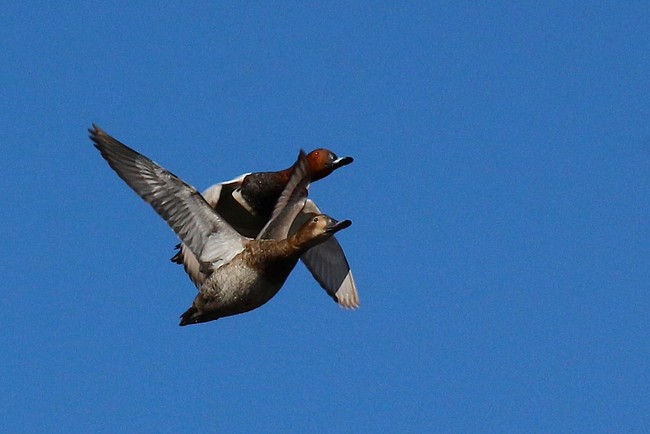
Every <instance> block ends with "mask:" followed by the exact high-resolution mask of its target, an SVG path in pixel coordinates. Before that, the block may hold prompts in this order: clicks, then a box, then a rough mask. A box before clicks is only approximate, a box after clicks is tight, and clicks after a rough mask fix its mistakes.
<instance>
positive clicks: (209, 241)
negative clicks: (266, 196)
mask: <svg viewBox="0 0 650 434" xmlns="http://www.w3.org/2000/svg"><path fill="white" fill-rule="evenodd" d="M88 131H89V133H90V138H91V140H92V141H93V143H94V145H95V147H96V148H97V149H98V150H99V152H100V153H101V155H102V157H103V158H104V159H105V160H106V161H107V162H108V164H109V166H110V167H111V168H112V169H113V170H114V171H115V172H116V173H117V175H118V176H119V177H120V178H122V180H123V181H124V182H125V183H126V184H127V185H128V186H129V187H131V188H132V189H133V190H134V191H135V192H136V193H137V194H138V195H139V196H140V197H141V198H142V199H143V200H144V201H145V202H147V203H149V204H150V205H151V206H152V207H153V209H154V210H155V211H156V212H157V213H158V215H160V216H161V217H162V218H163V219H164V220H165V221H166V222H167V224H168V225H169V226H170V228H171V229H172V230H173V231H174V232H175V233H176V235H178V237H179V238H180V239H181V241H182V242H183V243H184V245H185V246H186V247H187V248H188V249H189V250H190V251H191V252H192V254H194V256H195V257H196V258H197V260H198V261H199V263H200V267H201V272H202V273H204V275H205V276H206V278H205V280H204V282H203V284H202V285H201V287H200V288H199V292H198V294H197V295H196V297H195V298H194V301H193V302H192V305H191V306H190V308H189V309H187V310H186V311H185V312H184V313H183V314H182V315H181V320H180V323H179V325H181V326H185V325H189V324H198V323H204V322H208V321H214V320H216V319H219V318H223V317H227V316H232V315H237V314H241V313H245V312H249V311H251V310H253V309H256V308H258V307H260V306H262V305H263V304H265V303H266V302H268V301H269V300H270V299H271V298H272V297H273V296H274V295H275V294H277V292H278V291H279V290H280V288H281V287H282V286H283V285H284V282H285V281H286V279H287V277H288V276H289V274H290V273H291V271H292V270H293V268H294V267H295V265H296V264H297V262H298V260H299V258H300V257H301V255H303V254H304V253H305V252H307V251H309V249H312V248H314V247H315V246H318V245H320V244H322V243H324V242H326V241H327V240H329V239H331V237H332V236H333V235H334V234H335V233H337V232H338V231H340V230H342V229H345V228H347V227H349V226H350V225H351V224H352V222H351V221H350V220H342V221H338V220H336V219H334V218H332V217H330V216H328V215H326V214H317V215H314V216H310V217H309V219H307V220H306V221H305V222H304V223H302V224H300V226H299V227H298V229H297V230H296V231H295V233H293V234H290V230H291V227H292V225H293V224H294V222H295V221H296V217H297V216H298V214H299V213H300V212H301V211H302V209H303V208H304V206H305V204H306V201H307V189H308V187H309V184H310V182H311V173H310V170H309V162H308V160H307V156H306V154H305V153H304V151H302V150H301V151H300V153H299V155H298V159H297V160H296V163H295V164H294V165H293V166H292V171H291V176H290V177H289V180H288V181H287V184H286V186H285V187H284V189H283V190H282V192H281V194H280V197H279V198H278V200H277V202H276V204H275V206H274V208H273V211H272V214H271V217H270V219H269V220H268V221H267V223H266V224H265V225H264V227H263V228H262V230H261V231H260V233H259V234H258V235H257V236H256V237H255V238H250V237H246V236H244V235H241V234H240V233H239V232H237V231H236V230H235V229H234V228H233V227H232V226H231V225H230V224H228V223H227V222H226V221H225V220H224V219H223V217H221V216H220V215H219V214H218V213H217V212H216V211H215V210H214V209H213V207H211V206H210V204H208V202H207V201H206V200H205V198H204V197H203V196H202V195H201V194H200V193H199V192H198V190H197V189H196V188H194V187H192V186H191V185H189V184H188V183H186V182H185V181H183V180H182V179H181V178H179V177H177V176H176V175H174V174H173V173H171V172H169V171H168V170H166V169H164V168H163V167H161V166H159V165H158V164H156V163H154V162H153V161H152V160H151V159H149V158H148V157H146V156H144V155H142V154H140V153H138V152H137V151H135V150H133V149H131V148H130V147H128V146H126V145H125V144H123V143H121V142H119V141H118V140H116V139H114V138H113V137H111V136H110V135H108V134H107V133H106V132H104V131H103V130H102V129H100V128H99V127H98V126H96V125H95V124H93V125H92V128H90V129H89V130H88Z"/></svg>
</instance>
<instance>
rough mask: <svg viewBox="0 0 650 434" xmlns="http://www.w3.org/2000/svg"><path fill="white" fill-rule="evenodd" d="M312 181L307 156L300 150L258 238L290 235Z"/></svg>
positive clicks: (281, 237)
mask: <svg viewBox="0 0 650 434" xmlns="http://www.w3.org/2000/svg"><path fill="white" fill-rule="evenodd" d="M310 182H311V174H310V172H309V164H308V162H307V157H306V156H305V152H304V151H303V150H300V154H299V155H298V160H297V161H296V163H295V164H294V168H293V173H292V174H291V178H289V182H288V183H287V186H286V187H285V188H284V190H283V191H282V194H281V195H280V197H279V198H278V202H277V203H276V204H275V208H274V209H273V214H272V215H271V218H270V219H269V221H268V222H267V223H266V225H265V226H264V227H263V228H262V230H261V231H260V233H259V235H258V236H257V238H258V239H273V240H281V239H285V238H287V237H288V236H289V230H290V229H291V224H292V223H293V221H294V220H295V219H296V216H297V215H298V213H300V211H301V210H302V208H303V207H304V206H305V200H306V199H307V188H308V187H309V183H310Z"/></svg>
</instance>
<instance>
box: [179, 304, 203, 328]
mask: <svg viewBox="0 0 650 434" xmlns="http://www.w3.org/2000/svg"><path fill="white" fill-rule="evenodd" d="M198 314H199V310H198V309H197V308H196V307H194V305H193V304H192V307H190V308H189V309H187V310H186V311H185V312H184V313H183V315H181V322H180V323H179V324H178V325H179V326H186V325H188V324H196V323H198V322H199V321H198V318H197V317H198Z"/></svg>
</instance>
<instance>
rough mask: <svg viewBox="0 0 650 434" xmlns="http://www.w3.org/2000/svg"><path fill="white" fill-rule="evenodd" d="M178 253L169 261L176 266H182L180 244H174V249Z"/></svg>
mask: <svg viewBox="0 0 650 434" xmlns="http://www.w3.org/2000/svg"><path fill="white" fill-rule="evenodd" d="M174 248H175V249H176V250H178V252H176V254H175V255H174V256H172V259H171V261H172V262H175V263H177V264H182V263H183V257H182V256H181V243H178V244H176V247H174Z"/></svg>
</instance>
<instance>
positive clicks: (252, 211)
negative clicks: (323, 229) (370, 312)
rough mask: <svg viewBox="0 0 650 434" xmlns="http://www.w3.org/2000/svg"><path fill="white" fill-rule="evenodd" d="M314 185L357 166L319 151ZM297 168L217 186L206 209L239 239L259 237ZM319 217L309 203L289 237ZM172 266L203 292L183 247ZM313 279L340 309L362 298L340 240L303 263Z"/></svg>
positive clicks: (311, 157)
mask: <svg viewBox="0 0 650 434" xmlns="http://www.w3.org/2000/svg"><path fill="white" fill-rule="evenodd" d="M306 158H307V162H308V164H309V170H310V173H311V176H312V181H314V180H319V179H322V178H324V177H326V176H328V175H329V174H330V173H332V172H333V171H334V170H336V169H338V168H340V167H342V166H345V165H347V164H350V163H351V162H352V161H354V160H353V159H352V158H351V157H342V158H339V157H338V156H337V155H336V154H334V153H333V152H332V151H330V150H328V149H323V148H320V149H315V150H313V151H312V152H310V153H309V154H308V155H307V157H306ZM292 171H293V167H289V168H287V169H284V170H279V171H276V172H253V173H245V174H243V175H240V176H238V177H237V178H234V179H232V180H230V181H226V182H222V183H218V184H215V185H213V186H211V187H209V188H208V189H207V190H205V191H204V192H203V193H202V195H203V196H204V198H205V200H206V201H207V202H208V204H209V205H210V206H211V207H212V208H213V209H214V210H215V211H216V212H217V213H218V214H219V215H220V216H222V217H223V219H224V220H225V221H227V222H228V223H229V224H230V225H231V226H232V227H233V228H234V229H235V230H236V231H237V232H239V233H240V234H242V235H244V236H247V237H251V238H255V237H257V236H258V235H259V234H260V232H261V230H262V229H263V227H264V225H265V224H266V223H267V222H268V220H269V218H270V217H271V214H272V211H273V209H274V206H275V204H276V202H277V200H278V198H279V196H280V194H281V193H282V191H283V190H284V188H285V187H286V185H287V182H288V181H289V179H290V177H291V174H292ZM318 214H321V211H320V209H319V208H318V207H317V206H316V204H315V203H314V202H313V201H312V200H310V199H307V201H306V204H305V206H304V208H303V209H302V210H301V212H300V213H299V214H298V215H297V216H296V219H295V222H294V224H293V225H292V227H291V228H290V234H293V233H295V231H296V230H297V229H298V227H299V226H300V223H303V222H304V221H306V220H308V219H309V218H310V217H312V216H314V215H318ZM177 248H178V249H179V251H178V252H177V253H176V254H175V255H174V256H173V257H172V261H173V262H175V263H178V264H182V265H183V266H184V268H185V271H186V273H187V274H188V276H189V277H190V279H191V280H192V281H193V282H194V284H195V285H196V286H197V288H198V287H200V286H201V285H202V284H203V282H204V281H205V279H206V276H205V275H204V273H202V272H201V269H200V264H199V261H198V260H197V259H196V257H195V256H194V255H193V254H192V252H191V251H190V250H189V249H188V248H187V247H186V246H185V245H183V244H182V243H181V244H179V245H178V246H177ZM300 259H301V260H302V262H303V263H304V264H305V265H306V266H307V269H308V270H309V271H310V272H311V273H312V276H313V277H314V278H315V279H316V281H317V282H318V283H319V284H320V286H321V287H322V288H323V289H325V290H326V292H327V293H328V294H329V295H330V296H331V297H332V298H333V299H334V300H335V301H336V302H337V303H339V305H341V306H342V307H346V308H356V307H358V306H359V296H358V293H357V289H356V284H355V282H354V278H353V276H352V271H351V270H350V266H349V264H348V261H347V259H346V257H345V253H344V252H343V249H342V247H341V245H340V244H339V242H338V240H337V239H336V238H335V237H331V238H330V239H329V240H327V241H325V242H324V243H322V244H320V245H318V246H316V247H314V248H312V249H310V250H308V251H307V252H305V253H304V254H303V255H302V256H301V258H300Z"/></svg>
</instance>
